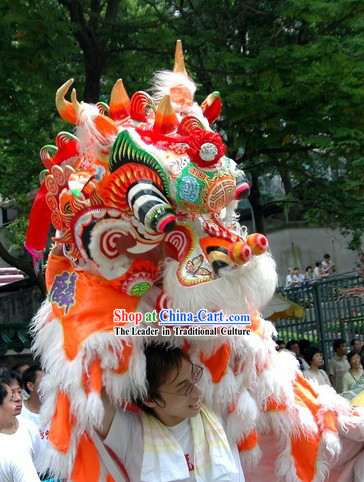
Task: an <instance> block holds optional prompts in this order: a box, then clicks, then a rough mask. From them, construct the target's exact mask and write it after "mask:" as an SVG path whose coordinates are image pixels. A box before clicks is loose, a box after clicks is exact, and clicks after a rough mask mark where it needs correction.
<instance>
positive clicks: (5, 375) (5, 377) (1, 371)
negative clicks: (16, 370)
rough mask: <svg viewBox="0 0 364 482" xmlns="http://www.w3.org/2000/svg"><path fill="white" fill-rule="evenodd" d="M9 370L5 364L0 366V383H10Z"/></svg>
mask: <svg viewBox="0 0 364 482" xmlns="http://www.w3.org/2000/svg"><path fill="white" fill-rule="evenodd" d="M10 380H11V379H10V371H9V368H8V367H6V366H5V365H2V366H0V383H5V385H10Z"/></svg>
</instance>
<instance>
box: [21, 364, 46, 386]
mask: <svg viewBox="0 0 364 482" xmlns="http://www.w3.org/2000/svg"><path fill="white" fill-rule="evenodd" d="M41 371H42V367H41V366H40V365H39V364H35V365H31V366H30V367H29V368H28V369H27V370H25V372H24V374H23V386H24V388H25V390H26V391H27V393H30V392H29V389H28V383H29V382H30V383H35V381H36V379H37V372H41Z"/></svg>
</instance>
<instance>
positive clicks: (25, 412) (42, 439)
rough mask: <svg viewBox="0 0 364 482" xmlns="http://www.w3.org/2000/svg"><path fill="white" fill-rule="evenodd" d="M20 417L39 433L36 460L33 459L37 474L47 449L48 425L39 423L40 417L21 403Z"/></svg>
mask: <svg viewBox="0 0 364 482" xmlns="http://www.w3.org/2000/svg"><path fill="white" fill-rule="evenodd" d="M21 417H22V418H24V419H26V420H29V421H31V422H33V423H34V424H35V426H36V427H37V429H38V433H39V444H38V448H37V454H36V459H35V462H34V463H35V466H36V468H37V470H38V471H39V472H41V470H40V468H39V467H40V465H41V463H42V454H43V453H44V451H45V449H46V448H47V445H48V434H49V424H47V425H46V426H44V425H43V424H42V422H41V419H40V415H39V413H34V412H31V411H30V410H29V409H28V408H27V407H26V406H25V404H24V403H23V408H22V411H21Z"/></svg>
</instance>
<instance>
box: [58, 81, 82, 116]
mask: <svg viewBox="0 0 364 482" xmlns="http://www.w3.org/2000/svg"><path fill="white" fill-rule="evenodd" d="M73 81H74V79H69V80H67V82H65V83H64V84H63V85H62V86H61V87H60V88H59V89H58V90H57V92H56V107H57V110H58V112H59V115H60V116H61V117H62V119H64V120H66V121H67V122H70V123H71V124H77V114H76V112H75V109H74V106H73V105H72V104H71V102H68V100H66V99H65V98H64V96H65V95H66V94H67V92H68V89H69V88H70V86H71V85H72V84H73Z"/></svg>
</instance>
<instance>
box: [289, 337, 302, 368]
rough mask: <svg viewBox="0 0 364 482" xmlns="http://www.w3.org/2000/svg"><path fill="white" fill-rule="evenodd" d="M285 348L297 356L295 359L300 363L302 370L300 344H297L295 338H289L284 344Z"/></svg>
mask: <svg viewBox="0 0 364 482" xmlns="http://www.w3.org/2000/svg"><path fill="white" fill-rule="evenodd" d="M286 349H287V350H288V351H290V352H291V353H293V354H294V356H295V357H296V358H297V361H298V363H299V365H300V370H301V371H303V364H302V360H301V358H300V346H299V344H298V341H297V340H289V342H288V343H287V345H286Z"/></svg>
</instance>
